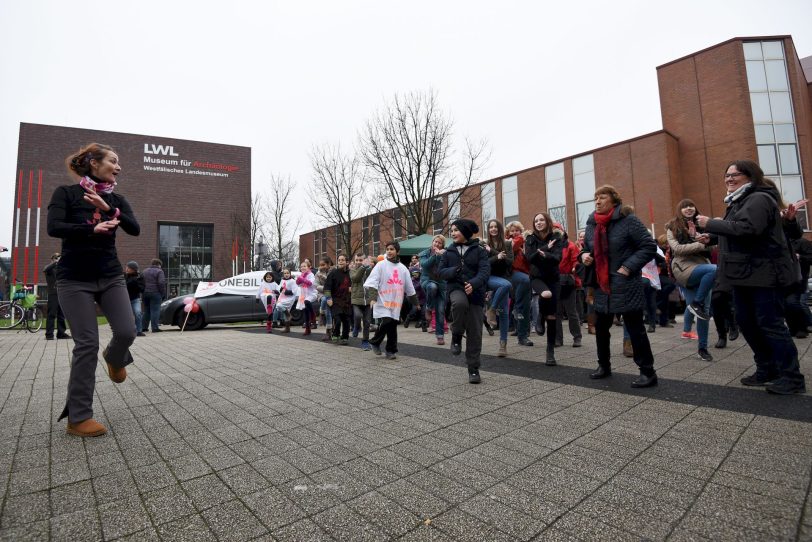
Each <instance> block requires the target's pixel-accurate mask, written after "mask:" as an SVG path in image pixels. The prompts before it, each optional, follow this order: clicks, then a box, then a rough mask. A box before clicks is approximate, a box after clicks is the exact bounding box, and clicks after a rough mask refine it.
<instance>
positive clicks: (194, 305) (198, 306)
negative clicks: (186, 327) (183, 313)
mask: <svg viewBox="0 0 812 542" xmlns="http://www.w3.org/2000/svg"><path fill="white" fill-rule="evenodd" d="M198 311H200V305H198V304H197V303H192V312H198Z"/></svg>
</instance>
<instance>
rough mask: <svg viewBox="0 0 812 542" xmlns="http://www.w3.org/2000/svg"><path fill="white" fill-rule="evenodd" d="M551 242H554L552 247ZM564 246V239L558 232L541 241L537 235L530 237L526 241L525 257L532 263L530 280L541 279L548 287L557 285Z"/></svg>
mask: <svg viewBox="0 0 812 542" xmlns="http://www.w3.org/2000/svg"><path fill="white" fill-rule="evenodd" d="M550 241H553V244H552V246H550ZM564 245H565V242H564V237H563V236H562V235H561V234H560V233H558V232H553V233H550V234H549V235H548V236H547V237H545V238H544V239H539V238H538V236H537V235H536V234H531V235H528V236H527V238H525V240H524V257H525V258H526V259H527V261H528V262H530V278H534V279H535V278H538V279H541V280H543V281H544V283H545V284H547V285H548V286H549V285H550V284H555V283H557V282H558V281H559V278H560V274H559V270H558V266H559V264H561V253H562V252H563V250H564ZM539 250H541V251H542V252H544V256H542V255H541V254H540V253H539Z"/></svg>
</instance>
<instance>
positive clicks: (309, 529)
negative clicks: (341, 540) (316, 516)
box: [271, 519, 335, 542]
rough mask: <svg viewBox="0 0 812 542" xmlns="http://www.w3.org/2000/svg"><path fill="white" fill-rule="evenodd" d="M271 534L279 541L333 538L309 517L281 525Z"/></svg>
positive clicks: (326, 540)
mask: <svg viewBox="0 0 812 542" xmlns="http://www.w3.org/2000/svg"><path fill="white" fill-rule="evenodd" d="M271 534H272V535H273V537H274V538H276V539H277V540H279V541H280V542H300V541H301V540H308V541H310V542H328V541H332V540H335V539H334V538H333V537H331V536H329V535H328V534H327V533H325V532H324V531H323V530H322V528H321V527H319V526H318V525H317V524H316V523H314V522H313V521H312V520H310V519H303V520H301V521H297V522H296V523H293V524H291V525H287V526H285V527H281V528H279V529H276V530H275V531H273V533H271Z"/></svg>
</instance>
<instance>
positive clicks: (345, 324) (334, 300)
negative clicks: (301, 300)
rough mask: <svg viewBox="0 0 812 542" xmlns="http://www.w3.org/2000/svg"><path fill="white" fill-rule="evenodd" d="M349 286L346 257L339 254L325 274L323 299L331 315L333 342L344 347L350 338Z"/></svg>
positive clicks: (350, 305) (350, 301)
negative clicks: (325, 299)
mask: <svg viewBox="0 0 812 542" xmlns="http://www.w3.org/2000/svg"><path fill="white" fill-rule="evenodd" d="M351 285H352V281H351V279H350V270H349V268H348V267H347V257H346V256H345V255H344V254H339V256H338V258H337V265H336V266H335V267H334V268H333V269H332V270H330V272H329V273H327V278H326V279H325V280H324V297H325V298H327V306H328V307H330V308H329V310H331V311H332V313H333V333H332V339H333V342H334V343H339V344H341V345H346V344H347V343H348V341H349V338H350V317H351V315H352V294H351V290H350V288H351Z"/></svg>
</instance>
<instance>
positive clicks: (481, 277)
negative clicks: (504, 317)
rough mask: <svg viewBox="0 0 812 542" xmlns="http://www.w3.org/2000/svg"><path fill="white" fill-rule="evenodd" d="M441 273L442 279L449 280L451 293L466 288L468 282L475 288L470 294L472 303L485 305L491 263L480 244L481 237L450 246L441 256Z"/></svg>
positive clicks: (449, 291)
mask: <svg viewBox="0 0 812 542" xmlns="http://www.w3.org/2000/svg"><path fill="white" fill-rule="evenodd" d="M463 247H467V248H465V249H463ZM463 250H465V254H463ZM439 274H440V278H441V279H443V280H445V281H447V284H448V293H449V295H450V294H451V292H453V291H454V290H464V289H465V283H466V282H467V283H469V284H470V285H471V286H473V288H474V291H473V292H472V293H471V295H470V296H469V297H470V299H471V303H472V304H474V305H480V306H484V305H485V291H486V290H487V288H488V278H489V277H490V276H491V265H490V263H488V253H487V252H486V251H485V249H484V248H482V247H481V246H480V244H479V239H477V238H472V239H469V240H468V241H466V242H465V244H463V245H458V244H457V243H454V244H453V245H451V246H450V247H448V248H447V249H446V251H445V253H444V254H443V255H442V256H441V257H440V268H439Z"/></svg>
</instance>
